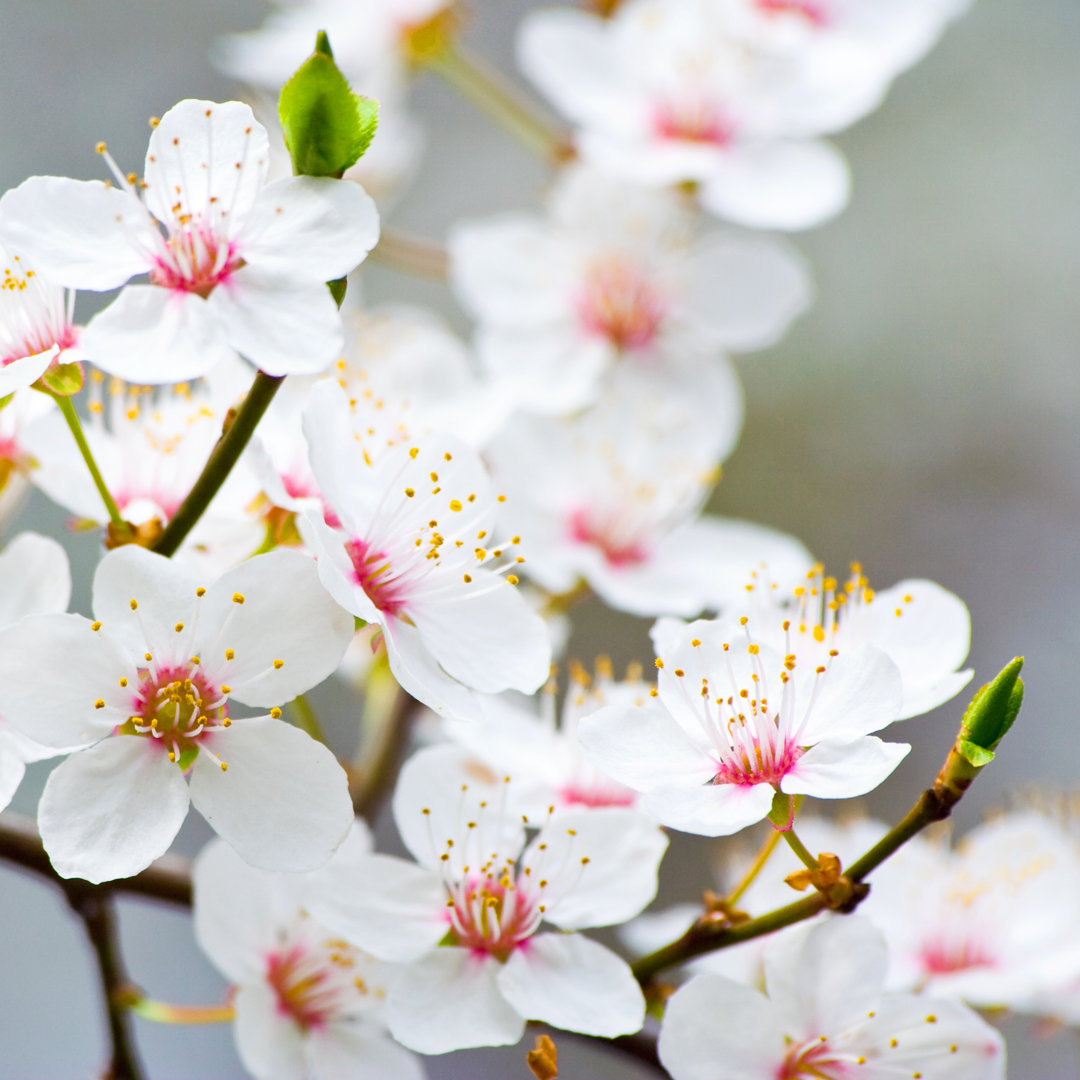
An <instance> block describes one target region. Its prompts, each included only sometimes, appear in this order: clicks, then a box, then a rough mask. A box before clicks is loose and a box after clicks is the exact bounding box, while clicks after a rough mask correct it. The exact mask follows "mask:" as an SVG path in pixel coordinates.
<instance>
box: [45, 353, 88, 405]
mask: <svg viewBox="0 0 1080 1080" xmlns="http://www.w3.org/2000/svg"><path fill="white" fill-rule="evenodd" d="M41 381H42V382H43V383H44V384H45V386H47V387H48V388H49V389H50V390H51V391H52V392H53V393H54V394H57V395H59V396H60V397H73V396H74V395H75V394H77V393H78V392H79V391H80V390H81V389H82V388H83V369H82V364H80V363H78V361H76V362H75V363H73V364H57V365H56V367H49V369H48V370H47V371H46V372H45V374H44V375H42V376H41Z"/></svg>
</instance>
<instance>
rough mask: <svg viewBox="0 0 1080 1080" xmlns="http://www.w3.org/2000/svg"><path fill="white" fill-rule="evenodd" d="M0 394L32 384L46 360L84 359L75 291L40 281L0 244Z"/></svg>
mask: <svg viewBox="0 0 1080 1080" xmlns="http://www.w3.org/2000/svg"><path fill="white" fill-rule="evenodd" d="M0 268H2V270H3V273H2V277H0V397H6V396H7V395H8V394H10V393H13V392H14V391H16V390H20V389H22V388H23V387H27V386H30V384H31V383H33V382H36V381H37V380H38V379H39V378H40V377H41V376H42V375H43V374H44V373H45V371H46V369H47V368H48V367H49V365H50V364H52V363H56V364H70V363H74V362H77V361H79V360H82V359H84V357H83V354H82V351H81V350H80V349H79V346H78V338H79V328H78V327H77V326H75V323H74V318H73V316H74V309H75V293H74V292H67V293H65V291H64V289H62V288H60V286H58V285H54V284H52V283H51V282H48V281H46V280H45V279H44V278H43V277H42V276H41V275H40V274H38V273H37V272H36V271H35V270H34V269H33V268H32V267H30V266H27V265H26V264H25V263H24V261H23V259H22V258H21V257H20V256H19V255H15V254H12V253H11V252H9V251H7V250H6V249H5V248H4V247H3V246H0Z"/></svg>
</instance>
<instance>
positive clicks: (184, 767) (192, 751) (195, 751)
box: [176, 746, 199, 772]
mask: <svg viewBox="0 0 1080 1080" xmlns="http://www.w3.org/2000/svg"><path fill="white" fill-rule="evenodd" d="M198 756H199V748H198V747H197V746H188V747H185V748H184V749H183V750H181V751H180V759H179V760H178V761H177V763H176V764H177V766H179V769H180V771H181V772H187V771H188V769H190V768H191V766H192V765H194V764H195V759H196V758H197V757H198Z"/></svg>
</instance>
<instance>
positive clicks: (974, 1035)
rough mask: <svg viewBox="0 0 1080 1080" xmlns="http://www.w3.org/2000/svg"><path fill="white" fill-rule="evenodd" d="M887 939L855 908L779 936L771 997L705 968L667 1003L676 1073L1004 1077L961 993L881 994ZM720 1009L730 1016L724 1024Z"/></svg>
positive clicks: (666, 1047)
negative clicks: (954, 996) (956, 997)
mask: <svg viewBox="0 0 1080 1080" xmlns="http://www.w3.org/2000/svg"><path fill="white" fill-rule="evenodd" d="M886 962H887V957H886V950H885V943H884V941H883V940H882V938H881V935H880V933H879V932H878V931H877V930H875V929H874V927H873V926H871V925H870V924H869V923H868V922H866V921H865V920H863V919H860V918H859V917H858V916H849V917H847V918H842V919H830V920H829V921H827V922H824V923H820V924H818V925H815V926H813V927H809V928H807V927H796V928H793V929H791V930H788V931H785V932H784V933H782V934H780V935H779V936H778V937H777V938H776V940H775V941H774V942H773V944H772V946H771V948H770V950H769V952H768V954H767V956H766V965H765V982H766V987H767V990H768V997H765V996H763V995H762V994H761V993H759V992H758V991H757V990H753V989H751V988H750V987H747V986H743V985H740V984H739V983H736V982H732V981H731V980H729V979H726V978H725V977H724V976H722V975H699V976H697V977H696V978H694V979H692V980H691V981H690V982H689V983H687V984H686V985H685V986H683V987H682V988H680V989H679V990H677V991H676V992H675V993H674V995H673V996H672V997H671V1000H670V1001H669V1002H668V1004H667V1010H666V1012H665V1015H664V1023H663V1027H662V1028H661V1029H660V1042H659V1053H660V1060H661V1062H662V1063H663V1065H664V1068H665V1069H667V1071H668V1072H669V1073H670V1074H671V1076H672V1077H673V1080H714V1078H715V1077H716V1076H717V1075H721V1074H718V1072H717V1062H723V1065H722V1069H723V1072H722V1075H723V1076H724V1077H725V1078H727V1080H760V1078H761V1077H766V1076H767V1077H775V1078H776V1080H803V1078H806V1077H816V1078H818V1080H846V1078H847V1077H854V1076H858V1077H865V1078H866V1080H893V1078H899V1077H912V1076H913V1077H925V1078H926V1080H1004V1076H1005V1047H1004V1043H1003V1042H1002V1039H1001V1036H1000V1035H999V1034H998V1033H997V1032H996V1031H995V1030H994V1029H993V1028H992V1027H990V1025H989V1024H987V1023H986V1022H985V1021H983V1020H982V1019H980V1018H979V1017H978V1016H977V1015H976V1014H975V1013H974V1012H972V1011H971V1010H969V1009H967V1008H966V1007H965V1006H963V1005H960V1004H959V1003H957V1002H953V1001H948V1000H938V999H935V998H931V997H923V996H921V995H920V996H916V995H913V994H904V995H892V996H883V995H882V988H883V985H884V981H885V965H886ZM717 1017H723V1023H717V1022H716V1019H717Z"/></svg>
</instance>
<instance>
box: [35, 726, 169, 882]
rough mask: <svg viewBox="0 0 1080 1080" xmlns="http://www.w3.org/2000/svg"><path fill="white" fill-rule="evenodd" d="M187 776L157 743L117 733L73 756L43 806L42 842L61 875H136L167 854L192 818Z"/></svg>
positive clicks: (58, 771) (55, 775)
mask: <svg viewBox="0 0 1080 1080" xmlns="http://www.w3.org/2000/svg"><path fill="white" fill-rule="evenodd" d="M187 810H188V791H187V785H186V784H185V783H184V777H183V774H182V773H181V772H180V770H179V769H178V768H177V767H176V765H175V764H173V763H172V762H171V761H169V758H168V755H167V754H166V753H165V751H164V749H162V747H161V746H160V745H158V744H157V743H156V741H155V740H153V739H144V738H141V737H140V736H138V735H116V736H113V737H111V738H107V739H104V740H102V741H101V742H100V743H98V744H97V746H94V747H91V748H90V749H89V750H82V751H80V752H79V753H77V754H72V755H71V757H69V758H68V759H67V760H66V761H63V762H61V763H60V765H58V766H57V767H56V768H55V769H54V770H53V771H52V773H50V775H49V779H48V780H47V781H46V783H45V790H44V792H42V795H41V803H40V804H39V806H38V828H39V829H40V830H41V842H42V844H43V845H44V847H45V850H46V851H47V852H48V853H49V858H50V859H51V860H52V864H53V868H54V869H55V870H56V872H57V873H58V874H59V875H60V876H61V877H80V878H85V879H86V880H87V881H91V882H94V883H95V884H97V883H98V882H100V881H111V880H113V879H114V878H122V877H131V875H132V874H137V873H138V872H139V871H140V870H145V869H146V867H148V866H149V865H150V863H152V862H153V861H154V859H156V858H158V856H160V855H164V854H165V852H166V851H167V850H168V848H169V845H170V844H171V843H172V842H173V837H175V836H176V834H177V833H178V832H179V831H180V826H181V825H182V824H183V821H184V818H185V817H187Z"/></svg>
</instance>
